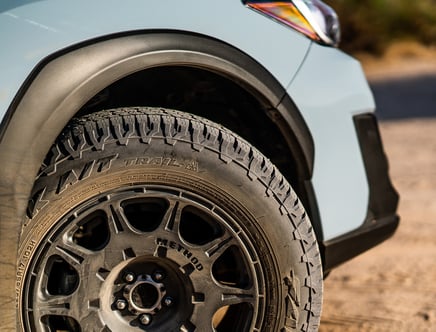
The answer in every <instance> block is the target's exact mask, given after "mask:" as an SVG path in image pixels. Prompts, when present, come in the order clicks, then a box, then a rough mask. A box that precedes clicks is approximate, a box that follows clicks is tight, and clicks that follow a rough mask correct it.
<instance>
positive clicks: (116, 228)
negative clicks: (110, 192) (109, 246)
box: [106, 202, 134, 234]
mask: <svg viewBox="0 0 436 332" xmlns="http://www.w3.org/2000/svg"><path fill="white" fill-rule="evenodd" d="M121 210H122V208H121V206H120V204H119V202H112V203H111V204H108V206H107V208H106V213H107V214H108V219H109V230H110V232H111V234H121V233H134V232H133V231H132V230H131V228H130V225H129V221H128V220H127V218H126V217H125V215H124V214H123V213H122V212H121Z"/></svg>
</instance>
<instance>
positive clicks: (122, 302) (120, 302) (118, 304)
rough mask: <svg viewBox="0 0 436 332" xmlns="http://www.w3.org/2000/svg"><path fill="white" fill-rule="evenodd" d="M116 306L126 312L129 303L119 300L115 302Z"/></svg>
mask: <svg viewBox="0 0 436 332" xmlns="http://www.w3.org/2000/svg"><path fill="white" fill-rule="evenodd" d="M115 306H116V307H117V309H118V310H124V309H126V307H127V302H126V301H124V300H121V299H119V300H117V302H115Z"/></svg>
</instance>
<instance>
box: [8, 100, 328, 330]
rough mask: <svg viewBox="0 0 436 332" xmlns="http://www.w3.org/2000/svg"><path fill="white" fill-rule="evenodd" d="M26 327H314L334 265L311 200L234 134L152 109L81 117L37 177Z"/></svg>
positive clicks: (27, 246) (22, 313) (26, 268)
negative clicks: (326, 265)
mask: <svg viewBox="0 0 436 332" xmlns="http://www.w3.org/2000/svg"><path fill="white" fill-rule="evenodd" d="M18 269H19V272H20V274H21V275H22V276H23V280H22V282H21V284H20V287H19V289H18V303H17V304H18V316H19V317H18V318H19V324H20V326H19V328H20V329H24V330H27V331H30V330H31V331H44V330H46V329H50V330H51V329H53V330H68V331H118V330H121V329H123V330H126V331H137V330H147V331H159V330H168V331H179V330H181V331H194V330H196V331H292V330H298V331H316V330H317V329H318V326H319V319H320V312H321V302H322V269H321V261H320V255H319V250H318V247H317V243H316V239H315V236H314V232H313V230H312V227H311V225H310V221H309V220H308V218H307V216H306V213H305V211H304V208H303V207H302V205H301V203H300V201H299V199H298V197H297V196H296V194H295V193H294V191H293V190H292V188H291V186H290V185H289V183H288V182H287V181H286V180H285V179H284V178H283V176H282V175H281V174H280V173H279V171H278V170H277V169H276V168H275V167H274V166H273V165H272V164H271V163H270V162H269V160H268V159H266V158H265V157H264V156H263V155H262V154H260V153H259V152H258V151H257V150H256V149H255V148H253V147H252V146H251V145H250V144H249V143H247V142H246V141H244V140H243V139H241V138H240V137H238V136H237V135H235V134H233V133H232V132H230V131H229V130H227V129H225V128H223V127H221V126H219V125H217V124H214V123H212V122H210V121H207V120H205V119H202V118H198V117H195V116H192V115H189V114H185V113H181V112H177V111H173V110H164V109H154V108H127V109H116V110H106V111H101V112H99V113H95V114H92V115H89V116H85V117H82V118H77V119H74V120H73V121H72V122H71V123H70V125H69V126H68V128H67V129H66V130H65V131H64V132H63V133H62V134H61V135H60V136H59V138H58V140H57V141H56V143H55V144H54V145H53V147H52V149H51V151H50V153H49V154H48V155H47V157H46V160H45V162H44V164H43V165H42V167H41V170H40V173H39V175H38V178H37V180H36V182H35V185H34V189H33V194H32V199H31V201H30V203H29V208H28V218H27V220H26V221H25V223H24V225H23V229H22V234H21V239H20V243H19V261H18Z"/></svg>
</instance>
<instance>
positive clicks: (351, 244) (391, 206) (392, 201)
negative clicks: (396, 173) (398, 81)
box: [323, 113, 399, 272]
mask: <svg viewBox="0 0 436 332" xmlns="http://www.w3.org/2000/svg"><path fill="white" fill-rule="evenodd" d="M354 124H355V127H356V132H357V136H358V140H359V144H360V149H361V152H362V157H363V162H364V165H365V171H366V176H367V179H368V186H369V203H368V213H367V217H366V220H365V222H364V223H363V224H362V226H361V227H359V228H357V229H356V230H353V231H351V232H348V233H346V234H344V235H341V236H339V237H336V238H334V239H331V240H328V241H324V243H323V249H324V250H323V251H324V270H325V271H326V272H328V271H329V270H330V269H332V268H334V267H335V266H338V265H339V264H341V263H343V262H345V261H347V260H349V259H351V258H353V257H354V256H357V255H358V254H360V253H362V252H364V251H366V250H368V249H370V248H372V247H374V246H375V245H377V244H379V243H381V242H383V241H384V240H386V239H387V238H389V237H390V236H391V235H392V234H393V233H394V232H395V230H396V228H397V226H398V223H399V217H398V215H397V207H398V201H399V195H398V193H397V192H396V191H395V189H394V187H393V185H392V183H391V180H390V178H389V173H388V171H389V166H388V161H387V158H386V155H385V153H384V150H383V145H382V141H381V137H380V132H379V130H378V125H377V119H376V117H375V116H374V115H373V114H372V113H371V114H370V113H368V114H361V115H356V116H354Z"/></svg>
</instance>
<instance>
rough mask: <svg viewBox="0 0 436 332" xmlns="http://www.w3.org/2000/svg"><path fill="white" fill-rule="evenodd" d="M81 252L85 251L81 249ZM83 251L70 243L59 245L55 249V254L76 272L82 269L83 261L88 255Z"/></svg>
mask: <svg viewBox="0 0 436 332" xmlns="http://www.w3.org/2000/svg"><path fill="white" fill-rule="evenodd" d="M83 250H85V249H84V248H83ZM83 250H82V247H80V246H77V245H74V244H72V243H64V244H59V245H56V247H55V253H56V254H57V255H59V256H60V257H61V258H62V259H64V260H65V261H66V262H67V263H68V264H70V265H71V266H72V267H74V268H76V269H77V270H81V269H82V268H81V265H82V263H83V261H84V260H85V259H86V258H88V257H89V253H86V252H84V251H83Z"/></svg>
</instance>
